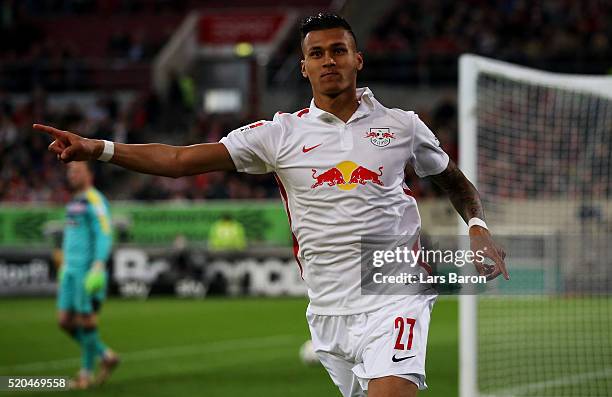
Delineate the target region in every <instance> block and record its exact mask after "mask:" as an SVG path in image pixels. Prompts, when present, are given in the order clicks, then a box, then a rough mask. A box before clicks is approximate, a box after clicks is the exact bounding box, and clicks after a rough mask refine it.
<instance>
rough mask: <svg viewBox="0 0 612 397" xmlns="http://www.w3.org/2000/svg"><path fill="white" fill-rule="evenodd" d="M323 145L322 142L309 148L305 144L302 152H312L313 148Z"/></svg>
mask: <svg viewBox="0 0 612 397" xmlns="http://www.w3.org/2000/svg"><path fill="white" fill-rule="evenodd" d="M321 145H322V143H319V144H318V145H315V146H312V147H309V148H307V147H306V145H304V147H302V152H304V153H308V152H310V151H311V150H312V149H316V148H318V147H319V146H321Z"/></svg>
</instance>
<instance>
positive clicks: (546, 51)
mask: <svg viewBox="0 0 612 397" xmlns="http://www.w3.org/2000/svg"><path fill="white" fill-rule="evenodd" d="M611 18H612V2H610V1H605V0H584V1H572V0H542V1H537V2H529V1H524V0H494V1H491V0H470V1H454V0H438V1H418V0H399V1H397V2H396V4H395V6H394V7H392V8H391V9H390V10H389V11H388V12H387V14H386V16H385V17H384V18H382V19H381V20H380V21H379V22H378V23H377V24H376V26H375V28H374V30H373V31H372V34H371V36H370V38H369V40H368V41H367V44H366V50H367V54H368V55H369V57H370V61H371V62H370V63H371V64H372V63H373V64H374V66H375V67H374V68H372V67H371V66H372V65H370V70H369V71H366V73H367V76H368V78H370V79H375V78H376V77H377V76H380V75H384V76H385V78H386V79H389V80H393V81H403V82H418V81H423V80H425V81H427V82H428V83H430V84H439V83H443V84H449V83H451V84H452V83H454V82H455V81H456V77H457V58H458V56H459V55H460V54H462V53H465V52H471V53H476V54H480V55H484V56H491V57H494V58H497V59H502V60H507V61H510V62H514V63H519V64H522V65H527V66H533V67H537V68H540V69H546V70H551V71H556V72H568V73H571V72H573V73H598V74H601V73H607V72H609V71H610V69H611V67H612V63H611V62H610V61H611V60H612V43H611V42H610V38H611V37H612V25H611V24H610V23H609V21H610V19H611ZM382 71H384V73H382Z"/></svg>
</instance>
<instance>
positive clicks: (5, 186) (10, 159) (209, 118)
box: [0, 89, 457, 203]
mask: <svg viewBox="0 0 612 397" xmlns="http://www.w3.org/2000/svg"><path fill="white" fill-rule="evenodd" d="M173 101H175V100H173ZM0 109H1V111H0V201H4V202H19V203H26V202H37V201H52V202H62V201H64V200H65V199H66V198H67V197H68V195H69V192H68V191H67V187H66V184H65V177H64V169H63V167H57V164H56V161H57V160H56V159H55V158H53V156H52V155H51V154H50V153H49V152H47V151H46V146H47V145H48V144H49V142H48V139H47V138H46V137H45V136H43V135H42V134H38V133H35V132H33V131H32V130H31V125H32V123H33V122H35V121H37V120H46V121H48V122H49V123H50V124H53V125H56V126H58V127H59V128H62V129H67V130H74V131H79V132H81V133H85V134H87V136H88V137H95V138H99V139H112V140H114V141H117V142H126V143H144V142H148V141H150V140H151V137H153V136H156V134H159V133H160V131H163V130H169V131H177V133H176V135H177V136H176V137H175V138H172V137H170V139H169V138H168V136H166V137H161V136H160V140H163V141H166V142H168V143H175V144H193V143H200V142H216V141H218V140H219V139H221V138H222V137H223V136H224V135H226V134H227V133H228V132H229V131H231V130H233V129H235V128H237V127H239V126H241V125H244V124H247V123H248V122H249V121H251V120H241V119H239V118H236V117H231V116H216V115H206V114H204V113H201V112H196V113H194V114H192V117H190V119H191V120H192V121H191V122H190V123H189V124H188V125H187V126H186V130H185V131H186V133H185V134H180V132H178V130H177V128H178V127H177V126H179V125H181V123H179V124H177V122H178V121H179V120H177V118H176V117H174V116H175V115H177V114H179V115H181V116H187V115H188V113H189V110H187V109H183V111H182V112H180V113H177V112H175V109H174V107H171V106H170V105H168V104H167V103H165V102H164V101H161V100H160V99H159V98H157V96H156V95H155V94H153V93H150V92H143V93H141V94H140V95H137V96H135V97H133V98H132V99H131V100H129V101H127V102H126V103H125V104H121V103H120V102H119V101H118V100H117V99H116V98H114V97H113V95H112V94H110V93H105V94H101V95H100V96H99V97H98V98H97V99H96V100H94V101H90V103H89V104H83V103H77V102H69V103H67V104H65V105H61V106H51V105H50V104H49V101H48V100H47V93H46V92H45V91H43V90H41V89H39V90H37V91H35V92H34V94H33V95H31V97H30V99H29V100H27V101H24V102H19V103H14V102H13V101H11V100H9V99H8V97H7V96H6V95H1V94H0ZM269 116H270V115H263V116H262V118H266V117H269ZM421 117H422V118H424V120H425V121H426V122H428V123H429V124H430V125H431V127H432V128H433V129H434V130H436V131H437V134H438V136H439V137H440V140H441V141H442V142H443V145H444V148H445V150H447V152H448V153H449V154H450V155H451V156H453V157H456V153H457V143H456V139H457V137H456V109H455V105H454V103H452V102H448V101H445V102H442V103H440V104H439V105H438V106H437V107H436V108H435V109H433V111H432V112H431V113H428V112H421ZM183 118H184V117H181V119H183ZM188 118H189V117H188ZM181 121H183V120H181ZM96 174H97V182H96V183H97V185H98V186H99V187H100V188H101V189H102V190H103V191H105V192H108V196H109V197H110V198H111V199H138V200H191V199H226V198H230V199H267V198H277V197H278V188H277V186H276V183H275V182H274V179H273V178H272V177H271V176H270V175H261V176H252V175H248V176H247V175H243V174H238V173H228V174H226V173H209V174H205V175H199V176H195V177H189V178H181V179H171V178H162V177H141V176H138V177H134V178H135V179H131V178H132V177H133V175H135V174H132V177H131V176H130V174H131V173H129V172H127V171H123V170H121V169H119V168H117V167H97V169H96ZM407 178H408V181H409V185H410V186H411V188H412V190H413V191H414V193H415V195H416V196H418V197H429V196H436V195H437V194H438V192H437V191H436V190H434V188H433V186H432V185H430V183H429V182H428V181H426V180H419V179H418V178H417V177H416V175H414V174H412V173H411V174H409V175H407ZM128 186H129V188H128Z"/></svg>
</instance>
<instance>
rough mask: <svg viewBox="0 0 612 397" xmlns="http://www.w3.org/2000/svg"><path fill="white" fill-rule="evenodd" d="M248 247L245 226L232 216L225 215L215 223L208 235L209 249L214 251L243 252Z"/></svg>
mask: <svg viewBox="0 0 612 397" xmlns="http://www.w3.org/2000/svg"><path fill="white" fill-rule="evenodd" d="M246 247H247V241H246V237H245V232H244V226H242V224H241V223H240V222H238V221H236V220H235V219H234V218H233V217H232V216H231V215H230V214H223V215H222V217H221V219H219V220H218V221H216V222H215V223H213V224H212V225H211V227H210V233H209V235H208V248H209V249H211V250H213V251H219V250H223V251H230V250H231V251H242V250H244V249H245V248H246Z"/></svg>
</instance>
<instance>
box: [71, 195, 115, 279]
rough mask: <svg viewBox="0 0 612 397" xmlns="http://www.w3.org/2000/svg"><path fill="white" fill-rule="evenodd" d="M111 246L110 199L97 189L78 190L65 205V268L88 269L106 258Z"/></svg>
mask: <svg viewBox="0 0 612 397" xmlns="http://www.w3.org/2000/svg"><path fill="white" fill-rule="evenodd" d="M111 246H112V231H111V220H110V212H109V206H108V202H107V201H106V198H105V197H104V196H103V195H102V194H101V193H100V192H99V191H97V190H96V189H94V188H90V189H88V190H87V191H85V192H84V193H81V194H78V195H76V196H74V197H73V199H72V200H71V201H70V203H68V205H67V206H66V227H65V229H64V241H63V245H62V250H63V254H64V266H65V271H72V272H87V271H88V270H89V268H90V266H91V264H92V263H93V262H94V261H96V260H99V261H102V262H106V261H107V260H108V257H109V256H110V252H111Z"/></svg>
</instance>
